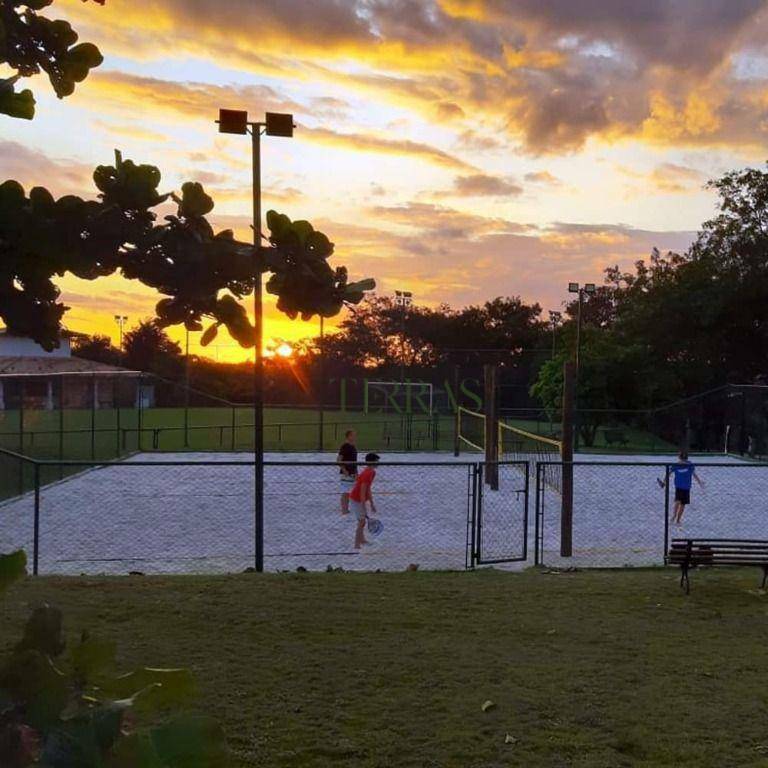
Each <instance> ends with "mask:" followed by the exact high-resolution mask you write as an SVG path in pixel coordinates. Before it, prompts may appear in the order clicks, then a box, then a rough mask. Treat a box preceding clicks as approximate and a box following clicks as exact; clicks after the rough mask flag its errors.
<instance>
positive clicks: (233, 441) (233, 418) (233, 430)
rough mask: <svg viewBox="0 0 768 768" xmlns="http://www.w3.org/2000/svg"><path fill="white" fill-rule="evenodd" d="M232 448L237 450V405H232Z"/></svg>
mask: <svg viewBox="0 0 768 768" xmlns="http://www.w3.org/2000/svg"><path fill="white" fill-rule="evenodd" d="M232 450H233V451H234V450H235V406H234V405H233V406H232Z"/></svg>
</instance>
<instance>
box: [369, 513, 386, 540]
mask: <svg viewBox="0 0 768 768" xmlns="http://www.w3.org/2000/svg"><path fill="white" fill-rule="evenodd" d="M383 530H384V523H382V522H381V520H379V519H377V518H375V517H369V518H368V533H370V534H371V536H378V535H379V534H380V533H381V532H382V531H383Z"/></svg>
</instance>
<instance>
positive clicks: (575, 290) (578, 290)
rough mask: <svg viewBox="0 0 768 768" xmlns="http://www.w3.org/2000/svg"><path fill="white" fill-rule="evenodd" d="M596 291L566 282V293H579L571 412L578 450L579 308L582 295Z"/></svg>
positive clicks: (582, 302)
mask: <svg viewBox="0 0 768 768" xmlns="http://www.w3.org/2000/svg"><path fill="white" fill-rule="evenodd" d="M596 291H597V287H596V286H595V284H594V283H585V284H584V285H583V286H580V285H579V284H578V283H568V293H578V294H579V309H578V313H577V316H576V352H575V356H574V357H575V360H574V362H575V369H576V370H575V381H574V397H575V400H576V403H575V404H574V405H575V407H574V414H573V430H574V435H575V437H574V448H575V449H576V450H577V451H578V450H579V409H578V397H579V357H580V354H581V310H582V307H583V306H584V295H585V294H586V295H587V296H593V295H594V294H595V292H596Z"/></svg>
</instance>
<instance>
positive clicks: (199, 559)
mask: <svg viewBox="0 0 768 768" xmlns="http://www.w3.org/2000/svg"><path fill="white" fill-rule="evenodd" d="M2 461H4V462H11V463H13V462H19V461H21V462H23V463H24V464H25V465H26V467H27V469H26V470H25V472H28V473H30V475H31V477H32V481H31V484H32V490H31V491H28V492H26V493H24V494H22V495H20V496H16V497H15V498H13V499H10V500H7V501H6V502H4V503H2V504H0V551H8V550H11V549H15V548H18V547H23V548H24V549H26V550H27V551H28V552H30V553H32V552H36V556H35V559H34V562H35V567H36V571H37V572H39V573H63V574H82V573H115V574H125V573H129V572H132V571H138V572H141V573H224V572H238V571H243V570H245V569H247V568H249V567H252V566H253V565H254V553H255V541H256V535H257V532H256V529H255V523H254V488H255V486H254V478H255V466H254V463H253V461H251V460H249V458H248V457H247V456H244V457H241V458H237V457H235V458H234V459H231V458H230V457H226V456H222V455H218V456H217V455H215V454H210V455H208V456H203V457H199V458H198V460H195V461H184V460H179V459H174V460H168V459H166V458H163V457H162V456H152V455H149V456H148V455H144V456H140V457H136V458H132V459H129V460H127V461H122V462H102V463H93V462H67V463H65V464H61V463H59V462H56V461H46V462H32V461H29V460H24V459H21V458H17V457H14V456H10V455H7V454H6V455H3V457H2ZM475 472H476V466H475V465H474V464H468V463H458V462H431V463H425V462H402V463H382V464H381V465H379V467H378V468H377V477H376V480H375V483H374V486H373V495H374V500H375V503H376V507H377V510H378V511H377V513H376V517H377V518H379V519H380V520H381V521H382V522H383V524H384V532H383V533H382V534H381V535H380V536H379V537H377V538H373V537H370V536H369V539H370V540H371V541H372V542H373V543H372V544H371V545H370V546H365V547H363V548H362V549H360V550H357V549H355V547H354V538H355V529H356V526H357V521H356V519H355V516H354V514H353V513H350V514H346V515H342V514H341V494H342V487H341V483H340V479H339V471H338V467H337V466H336V465H335V464H333V463H329V462H324V463H322V462H306V461H305V462H301V461H287V462H266V463H265V485H264V531H263V536H264V553H265V557H264V560H265V568H266V569H267V570H271V571H279V570H295V569H296V568H299V567H304V568H307V569H309V570H318V569H325V568H327V567H328V566H331V567H334V568H338V567H341V568H344V569H345V570H367V571H371V570H377V569H381V570H402V569H404V568H406V567H408V566H410V565H415V566H418V567H419V568H422V569H451V570H452V569H459V568H461V569H463V568H465V567H466V566H467V564H468V556H469V553H468V548H467V541H468V527H469V524H470V522H471V518H472V514H473V510H474V496H473V488H474V473H475ZM62 475H63V476H64V479H63V480H62V479H59V478H60V476H62ZM35 480H37V482H35ZM345 490H348V488H345Z"/></svg>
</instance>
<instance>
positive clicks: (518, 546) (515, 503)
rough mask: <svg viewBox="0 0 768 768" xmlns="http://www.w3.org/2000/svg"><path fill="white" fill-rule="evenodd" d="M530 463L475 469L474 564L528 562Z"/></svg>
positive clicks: (492, 464) (479, 465)
mask: <svg viewBox="0 0 768 768" xmlns="http://www.w3.org/2000/svg"><path fill="white" fill-rule="evenodd" d="M529 480H530V467H529V464H528V462H526V461H519V462H498V463H488V462H485V463H481V464H478V465H477V469H476V470H475V481H474V491H475V493H474V497H475V498H474V502H475V503H474V505H473V510H472V525H471V542H470V552H471V563H472V565H473V566H474V565H491V564H494V563H513V562H521V561H524V560H527V559H528V497H529V493H528V490H529Z"/></svg>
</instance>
